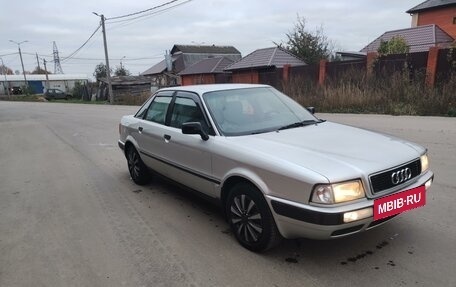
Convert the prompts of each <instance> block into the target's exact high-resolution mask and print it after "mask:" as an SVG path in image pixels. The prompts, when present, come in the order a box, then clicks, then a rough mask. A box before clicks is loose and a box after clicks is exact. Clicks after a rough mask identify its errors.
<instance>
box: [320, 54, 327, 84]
mask: <svg viewBox="0 0 456 287" xmlns="http://www.w3.org/2000/svg"><path fill="white" fill-rule="evenodd" d="M327 62H328V61H327V60H320V70H319V73H318V84H320V85H323V84H324V83H325V78H326V63H327Z"/></svg>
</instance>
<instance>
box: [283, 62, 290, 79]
mask: <svg viewBox="0 0 456 287" xmlns="http://www.w3.org/2000/svg"><path fill="white" fill-rule="evenodd" d="M290 70H291V65H290V64H286V65H283V70H282V81H283V83H288V81H289V80H290Z"/></svg>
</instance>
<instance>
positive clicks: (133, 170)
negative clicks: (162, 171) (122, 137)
mask: <svg viewBox="0 0 456 287" xmlns="http://www.w3.org/2000/svg"><path fill="white" fill-rule="evenodd" d="M127 163H128V171H129V172H130V176H131V179H133V181H134V182H135V183H136V184H139V185H144V184H146V183H147V182H148V181H149V170H148V169H147V166H146V165H145V164H144V162H143V161H142V159H141V157H140V156H139V154H138V152H137V151H136V149H135V148H134V147H133V146H130V147H129V148H128V149H127Z"/></svg>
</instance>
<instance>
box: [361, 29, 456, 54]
mask: <svg viewBox="0 0 456 287" xmlns="http://www.w3.org/2000/svg"><path fill="white" fill-rule="evenodd" d="M393 37H402V38H403V39H404V40H405V41H406V42H407V45H408V46H409V52H410V53H415V52H424V51H429V48H431V47H447V46H449V45H451V44H452V43H453V41H454V39H453V38H452V37H451V36H450V35H448V34H447V33H446V32H445V31H443V30H442V29H440V27H439V26H437V25H435V24H430V25H424V26H417V27H412V28H405V29H399V30H393V31H387V32H385V33H383V34H382V35H381V36H379V37H378V38H377V39H375V40H374V41H372V42H371V43H369V44H368V45H367V46H365V47H364V48H362V49H361V51H360V52H364V53H368V52H376V51H377V50H378V48H379V47H380V43H381V42H382V41H389V40H391V39H392V38H393Z"/></svg>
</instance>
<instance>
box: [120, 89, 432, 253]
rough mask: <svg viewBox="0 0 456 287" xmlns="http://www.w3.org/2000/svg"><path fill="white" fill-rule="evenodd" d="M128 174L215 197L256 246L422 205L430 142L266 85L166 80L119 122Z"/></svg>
mask: <svg viewBox="0 0 456 287" xmlns="http://www.w3.org/2000/svg"><path fill="white" fill-rule="evenodd" d="M119 132H120V140H119V142H118V143H119V147H120V148H121V149H122V150H123V151H124V154H125V156H126V159H127V163H128V169H129V172H130V175H131V178H132V179H133V181H134V182H135V183H137V184H145V183H147V181H148V180H149V178H150V174H149V171H154V172H155V173H158V174H161V175H163V176H165V177H167V178H169V179H171V180H173V181H176V182H178V183H180V184H183V185H185V186H186V187H188V188H190V189H191V190H196V191H199V192H201V193H203V194H205V195H207V196H209V197H211V198H213V199H216V200H217V201H218V202H220V203H221V205H222V207H223V210H224V214H225V215H226V218H227V221H228V222H229V224H230V227H231V229H232V231H233V234H234V235H235V236H236V238H237V240H238V241H239V243H240V244H241V245H243V246H244V247H246V248H248V249H250V250H252V251H263V250H266V249H268V248H270V247H272V246H274V245H275V244H277V243H278V242H279V240H280V239H281V238H282V237H285V238H299V237H306V238H314V239H329V238H337V237H342V236H346V235H350V234H354V233H357V232H361V231H364V230H368V229H371V228H373V227H375V226H378V225H379V224H381V223H384V222H385V221H388V220H389V219H391V218H393V217H394V216H395V215H397V214H399V213H401V212H403V211H406V210H409V209H413V208H416V207H420V206H423V205H424V203H425V196H426V190H427V189H428V188H429V187H430V186H431V183H432V180H433V177H434V175H433V173H432V171H431V170H429V161H428V157H427V154H426V149H425V148H424V147H422V146H420V145H418V144H415V143H412V142H409V141H406V140H402V139H399V138H396V137H393V136H390V135H385V134H381V133H376V132H373V131H368V130H364V129H360V128H355V127H351V126H346V125H341V124H337V123H332V122H328V121H324V120H321V119H319V118H317V117H315V116H314V115H313V109H312V108H304V107H302V106H301V105H299V104H298V103H296V102H295V101H293V100H292V99H291V98H289V97H287V96H286V95H284V94H282V93H281V92H279V91H277V90H276V89H274V88H272V87H270V86H267V85H248V84H219V85H198V86H183V87H173V88H165V89H161V90H159V91H157V92H156V93H155V94H154V95H153V96H151V97H150V98H149V99H148V100H147V101H146V102H145V103H144V105H143V106H142V107H141V108H140V109H139V111H138V112H137V113H136V114H135V115H129V116H124V117H122V119H121V122H120V124H119Z"/></svg>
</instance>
